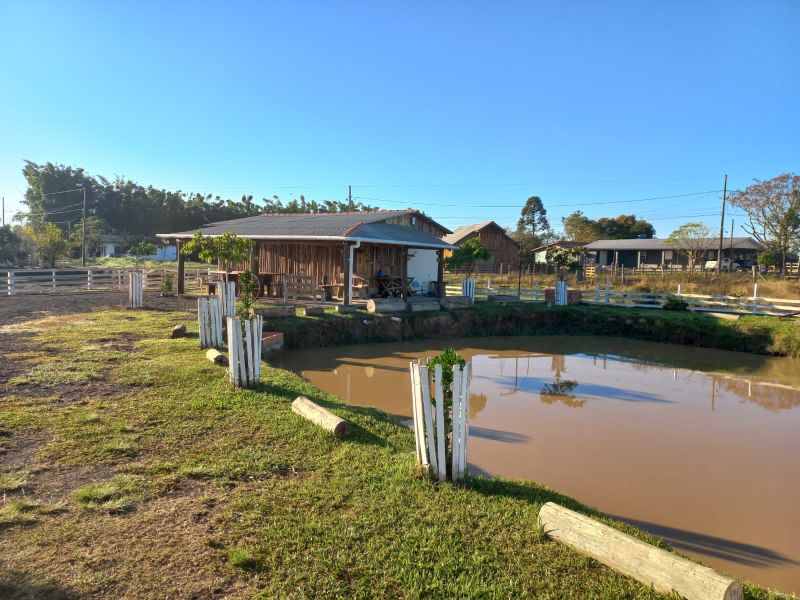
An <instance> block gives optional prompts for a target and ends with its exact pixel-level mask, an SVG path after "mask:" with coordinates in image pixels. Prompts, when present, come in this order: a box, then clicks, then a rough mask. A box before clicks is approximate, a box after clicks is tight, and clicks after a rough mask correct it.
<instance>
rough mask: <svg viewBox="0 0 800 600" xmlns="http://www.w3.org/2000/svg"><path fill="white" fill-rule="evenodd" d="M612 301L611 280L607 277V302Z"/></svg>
mask: <svg viewBox="0 0 800 600" xmlns="http://www.w3.org/2000/svg"><path fill="white" fill-rule="evenodd" d="M609 302H611V281H610V280H609V279H608V277H606V304H608V303H609Z"/></svg>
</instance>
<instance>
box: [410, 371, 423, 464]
mask: <svg viewBox="0 0 800 600" xmlns="http://www.w3.org/2000/svg"><path fill="white" fill-rule="evenodd" d="M408 371H409V374H410V376H411V412H412V414H413V417H414V445H415V449H416V457H417V464H418V465H421V464H422V461H423V456H424V452H423V451H422V445H421V444H422V439H423V438H422V436H421V435H420V432H419V424H420V420H421V419H420V415H419V414H418V413H417V406H418V404H419V403H418V402H417V398H418V396H419V394H421V393H422V390H421V385H420V383H419V364H418V363H417V362H416V361H413V360H412V361H411V363H409V367H408Z"/></svg>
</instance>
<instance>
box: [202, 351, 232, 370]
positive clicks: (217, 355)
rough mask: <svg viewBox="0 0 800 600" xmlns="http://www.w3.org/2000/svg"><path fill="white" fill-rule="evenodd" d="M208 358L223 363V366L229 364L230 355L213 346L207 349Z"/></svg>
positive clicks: (218, 363) (216, 363)
mask: <svg viewBox="0 0 800 600" xmlns="http://www.w3.org/2000/svg"><path fill="white" fill-rule="evenodd" d="M206 358H207V359H208V360H210V361H211V362H212V363H214V364H215V365H222V366H223V367H227V366H228V357H227V356H225V355H224V354H223V353H222V352H220V351H219V350H217V349H216V348H211V349H209V350H208V351H206Z"/></svg>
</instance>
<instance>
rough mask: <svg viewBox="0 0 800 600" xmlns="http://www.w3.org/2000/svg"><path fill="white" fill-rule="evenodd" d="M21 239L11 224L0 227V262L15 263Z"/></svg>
mask: <svg viewBox="0 0 800 600" xmlns="http://www.w3.org/2000/svg"><path fill="white" fill-rule="evenodd" d="M20 244H21V240H20V238H19V236H18V235H17V234H16V232H15V231H14V230H13V229H11V226H9V225H4V226H3V227H0V263H16V262H17V259H18V258H19V257H20V256H19V255H20Z"/></svg>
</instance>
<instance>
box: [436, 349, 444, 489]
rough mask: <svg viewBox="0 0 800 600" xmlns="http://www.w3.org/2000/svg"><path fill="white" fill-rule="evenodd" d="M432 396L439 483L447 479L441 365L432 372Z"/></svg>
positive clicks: (437, 365)
mask: <svg viewBox="0 0 800 600" xmlns="http://www.w3.org/2000/svg"><path fill="white" fill-rule="evenodd" d="M433 377H434V396H435V398H436V455H437V457H436V460H437V462H438V464H439V481H444V480H445V479H447V458H446V455H445V433H444V390H443V388H442V365H440V364H438V363H437V364H436V366H435V367H434V371H433Z"/></svg>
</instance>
